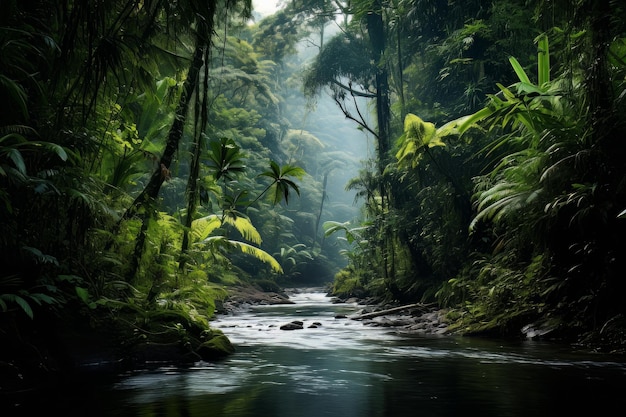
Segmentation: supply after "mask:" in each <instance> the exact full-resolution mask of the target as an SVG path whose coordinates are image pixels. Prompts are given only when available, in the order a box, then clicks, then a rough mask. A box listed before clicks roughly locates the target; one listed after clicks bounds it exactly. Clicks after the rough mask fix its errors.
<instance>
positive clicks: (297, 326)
mask: <svg viewBox="0 0 626 417" xmlns="http://www.w3.org/2000/svg"><path fill="white" fill-rule="evenodd" d="M301 329H304V323H303V322H301V321H299V320H295V321H292V322H291V323H287V324H283V325H282V326H280V330H301Z"/></svg>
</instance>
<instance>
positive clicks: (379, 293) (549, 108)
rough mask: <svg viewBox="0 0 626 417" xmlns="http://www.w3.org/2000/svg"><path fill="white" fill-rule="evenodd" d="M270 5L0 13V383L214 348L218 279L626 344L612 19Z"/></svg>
mask: <svg viewBox="0 0 626 417" xmlns="http://www.w3.org/2000/svg"><path fill="white" fill-rule="evenodd" d="M271 2H272V3H276V4H277V5H278V7H277V8H276V9H275V11H274V12H273V13H272V14H268V15H263V16H262V15H260V14H259V13H258V12H256V11H255V9H254V7H253V2H251V1H250V0H214V1H213V0H178V1H164V0H61V1H48V0H28V1H16V0H3V1H2V10H3V12H2V14H1V15H0V98H1V99H0V106H1V111H0V259H2V261H1V264H0V353H1V356H0V371H2V372H1V373H2V388H3V389H4V390H7V389H9V390H10V389H22V388H23V387H25V386H30V385H32V384H33V383H35V381H38V380H40V379H41V378H48V377H49V375H51V374H56V373H63V372H68V371H72V370H73V369H74V368H75V367H76V360H77V358H83V359H84V358H92V357H98V358H102V357H104V358H109V359H111V361H112V362H111V363H116V364H117V365H119V364H122V365H121V366H122V367H127V368H133V367H139V366H142V365H143V364H144V363H145V362H146V361H149V360H151V359H154V358H155V357H158V358H162V357H167V358H168V359H173V360H175V361H176V362H180V363H186V362H187V363H193V362H194V361H197V360H199V359H202V360H206V361H213V360H219V359H220V358H223V357H226V356H228V355H229V354H231V353H232V352H233V350H234V349H233V346H232V344H231V341H230V340H229V337H228V331H226V330H221V329H217V328H214V327H213V326H212V325H211V323H212V320H213V319H214V317H215V316H216V315H218V314H219V313H220V312H221V311H222V309H223V305H224V303H225V302H226V301H227V300H228V299H229V297H231V296H232V293H233V291H234V290H235V289H241V288H255V289H256V290H259V291H266V292H278V293H279V292H280V291H281V290H283V289H284V288H298V287H307V286H309V287H310V286H318V287H319V286H325V287H326V288H327V291H328V293H329V294H331V295H332V296H334V297H337V298H338V299H343V300H346V299H350V298H355V299H359V300H364V299H370V300H377V301H378V302H380V303H385V304H387V305H405V304H411V303H421V304H423V305H428V306H435V307H436V308H438V309H440V310H441V311H445V320H446V323H447V326H448V329H449V331H450V332H452V333H455V334H459V335H463V336H468V337H469V336H475V337H486V338H506V339H509V340H511V339H523V338H527V337H531V336H532V337H539V338H542V339H543V340H548V341H558V342H559V343H565V344H567V345H569V346H573V347H574V346H575V347H579V348H584V349H587V350H589V351H593V352H608V353H618V354H622V353H624V352H625V351H626V302H625V294H626V238H625V236H626V163H625V161H626V141H625V136H624V131H625V129H626V5H624V3H623V2H621V1H617V0H603V1H594V0H578V1H571V0H568V1H565V0H553V1H546V0H491V1H485V0H466V1H451V0H284V1H276V0H271ZM267 3H270V0H267ZM155 346H157V347H158V352H155V349H156V348H155ZM117 365H116V366H117ZM116 370H118V368H116Z"/></svg>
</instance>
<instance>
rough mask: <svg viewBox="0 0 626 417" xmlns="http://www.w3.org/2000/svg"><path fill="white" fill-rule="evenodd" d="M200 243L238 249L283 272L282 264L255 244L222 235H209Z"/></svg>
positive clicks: (274, 269) (276, 270)
mask: <svg viewBox="0 0 626 417" xmlns="http://www.w3.org/2000/svg"><path fill="white" fill-rule="evenodd" d="M202 243H203V244H207V245H209V246H211V247H213V248H214V249H216V248H218V247H226V248H236V249H239V250H240V251H241V252H242V253H245V254H247V255H251V256H253V257H255V258H256V259H258V260H260V261H261V262H264V263H266V264H268V265H269V266H270V267H271V268H272V270H273V271H275V272H278V273H282V272H283V268H282V266H280V263H278V261H277V260H276V258H274V257H273V256H272V255H270V254H269V253H267V252H265V251H264V250H262V249H260V248H258V247H256V246H252V245H250V244H248V243H244V242H240V241H237V240H231V239H227V238H226V237H224V236H211V237H208V238H206V239H204V240H203V241H202Z"/></svg>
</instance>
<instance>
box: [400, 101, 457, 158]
mask: <svg viewBox="0 0 626 417" xmlns="http://www.w3.org/2000/svg"><path fill="white" fill-rule="evenodd" d="M448 128H449V126H446V129H448ZM447 131H448V130H446V132H447ZM398 145H399V147H400V149H399V150H398V152H397V153H396V158H397V159H398V162H399V163H400V164H402V163H404V162H405V161H406V160H409V161H410V162H411V165H412V166H413V167H415V166H417V164H418V163H419V161H420V160H421V158H422V155H423V152H424V151H425V150H426V149H429V148H433V147H435V146H446V145H445V143H443V142H442V141H441V137H440V134H439V132H438V131H437V128H436V127H435V125H434V123H431V122H425V121H423V120H422V119H421V118H420V117H419V116H416V115H414V114H411V113H409V114H407V115H406V117H405V118H404V134H403V135H402V136H401V137H400V138H399V139H398Z"/></svg>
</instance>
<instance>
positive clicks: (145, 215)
mask: <svg viewBox="0 0 626 417" xmlns="http://www.w3.org/2000/svg"><path fill="white" fill-rule="evenodd" d="M207 45H208V44H207V43H206V41H204V40H202V39H201V38H200V37H199V36H198V38H197V39H196V49H195V51H194V54H193V60H192V61H191V66H190V68H189V73H188V75H187V79H186V80H185V82H184V84H183V91H182V93H181V96H180V100H179V102H178V106H177V107H176V116H175V117H174V122H173V123H172V127H171V128H170V131H169V134H168V137H167V143H166V145H165V150H164V151H163V155H162V156H161V159H160V161H159V165H158V166H157V167H156V169H155V170H154V172H153V173H152V176H151V177H150V181H149V182H148V184H147V185H146V187H145V188H144V189H143V191H142V192H141V193H140V194H139V195H138V196H137V198H135V201H133V204H132V205H131V206H130V207H129V208H128V210H126V213H124V216H123V219H130V218H132V217H134V216H135V215H137V213H138V212H139V210H140V209H143V211H142V213H141V217H140V218H141V222H142V226H141V229H140V231H139V235H138V236H137V240H136V242H135V251H134V253H133V257H132V260H131V268H130V269H129V271H128V275H127V277H126V281H128V282H131V281H132V280H133V278H134V277H135V274H136V273H137V269H138V268H139V264H140V260H141V258H142V256H143V252H144V247H145V240H146V234H147V232H148V224H149V221H150V219H151V218H152V216H154V213H155V209H154V207H155V206H156V199H157V197H158V195H159V191H160V190H161V186H162V185H163V182H164V181H165V180H166V179H168V178H169V175H170V174H169V168H170V166H171V164H172V160H173V158H174V154H175V153H176V151H177V150H178V145H179V143H180V140H181V138H182V136H183V129H184V126H185V122H186V121H187V113H188V110H189V101H190V98H191V95H192V94H193V92H194V91H195V90H196V86H197V85H198V76H199V74H200V69H201V68H202V65H203V58H204V53H205V49H206V48H207Z"/></svg>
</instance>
